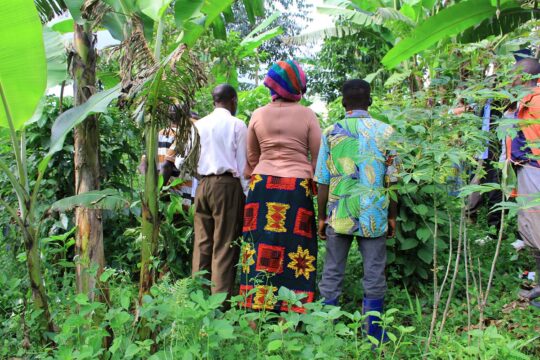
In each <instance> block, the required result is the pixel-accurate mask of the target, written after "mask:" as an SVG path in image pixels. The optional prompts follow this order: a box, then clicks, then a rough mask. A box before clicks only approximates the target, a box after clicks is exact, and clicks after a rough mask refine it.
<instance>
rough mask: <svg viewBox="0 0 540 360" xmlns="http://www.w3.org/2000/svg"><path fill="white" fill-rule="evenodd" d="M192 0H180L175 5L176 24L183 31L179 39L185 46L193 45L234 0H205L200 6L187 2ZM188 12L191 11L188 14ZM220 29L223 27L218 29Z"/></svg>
mask: <svg viewBox="0 0 540 360" xmlns="http://www.w3.org/2000/svg"><path fill="white" fill-rule="evenodd" d="M195 1H197V0H195ZM192 2H193V1H190V0H180V1H179V2H177V3H176V6H175V18H176V24H177V25H180V28H181V29H182V31H183V35H182V38H181V41H182V42H183V43H184V44H186V45H187V46H192V45H194V44H195V42H196V41H197V40H198V39H199V37H200V36H201V35H202V34H203V33H204V31H205V30H206V29H208V28H209V27H210V25H212V23H213V22H214V21H216V19H217V18H218V17H220V19H221V13H222V12H223V11H227V9H228V8H229V7H230V6H231V4H232V3H233V2H234V0H206V1H204V3H203V5H202V6H200V7H199V5H197V4H189V3H192ZM182 9H183V11H182ZM190 12H192V13H191V14H190ZM186 19H191V20H186ZM222 30H224V29H223V28H222V29H220V30H219V31H222Z"/></svg>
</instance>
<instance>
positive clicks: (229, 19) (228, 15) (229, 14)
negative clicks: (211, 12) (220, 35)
mask: <svg viewBox="0 0 540 360" xmlns="http://www.w3.org/2000/svg"><path fill="white" fill-rule="evenodd" d="M223 17H225V21H226V22H233V21H234V13H233V11H232V5H231V6H229V7H228V8H227V9H225V10H224V11H223Z"/></svg>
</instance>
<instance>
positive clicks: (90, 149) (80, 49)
mask: <svg viewBox="0 0 540 360" xmlns="http://www.w3.org/2000/svg"><path fill="white" fill-rule="evenodd" d="M74 35H75V41H74V46H75V52H76V53H75V56H74V57H73V80H74V98H75V105H81V104H84V103H85V102H86V101H88V99H89V98H90V97H91V96H92V95H93V94H94V93H95V92H96V60H97V54H96V49H95V43H96V39H95V37H94V34H93V33H92V30H91V28H90V25H89V24H84V25H78V24H75V34H74ZM74 137H75V158H74V163H75V194H77V195H79V194H82V193H85V192H87V191H91V190H98V189H99V174H100V167H99V145H100V144H99V122H98V119H97V117H96V116H89V117H88V118H86V120H84V121H83V122H82V123H81V124H80V125H78V126H77V127H76V128H75V132H74ZM75 222H76V225H77V234H76V243H75V254H76V256H77V268H76V272H77V291H78V292H79V293H86V294H88V297H89V299H90V300H94V298H95V291H94V289H95V287H96V281H97V279H98V278H99V275H100V274H101V273H102V272H103V266H104V263H105V260H104V252H103V224H102V222H101V210H92V209H87V208H84V207H78V208H77V209H76V210H75ZM96 267H97V272H96V271H93V270H94V268H96Z"/></svg>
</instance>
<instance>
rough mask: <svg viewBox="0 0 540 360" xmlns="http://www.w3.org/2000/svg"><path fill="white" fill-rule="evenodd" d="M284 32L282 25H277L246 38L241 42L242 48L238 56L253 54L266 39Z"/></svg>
mask: <svg viewBox="0 0 540 360" xmlns="http://www.w3.org/2000/svg"><path fill="white" fill-rule="evenodd" d="M281 34H283V29H282V28H281V27H280V26H277V27H275V28H273V29H270V30H268V31H265V32H263V33H260V34H259V35H257V36H255V37H252V38H245V39H244V40H242V42H241V43H240V45H241V48H240V49H239V51H238V56H239V58H240V59H242V58H244V57H246V56H248V55H251V54H252V53H253V50H255V49H257V48H258V47H259V46H261V45H262V44H263V43H264V42H265V41H268V40H270V39H273V38H275V37H276V36H279V35H281Z"/></svg>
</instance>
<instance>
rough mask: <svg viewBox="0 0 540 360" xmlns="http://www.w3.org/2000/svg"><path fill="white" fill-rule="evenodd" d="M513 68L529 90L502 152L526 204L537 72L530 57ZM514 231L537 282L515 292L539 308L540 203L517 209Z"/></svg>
mask: <svg viewBox="0 0 540 360" xmlns="http://www.w3.org/2000/svg"><path fill="white" fill-rule="evenodd" d="M516 69H517V70H518V71H519V72H520V73H521V74H519V75H518V77H517V78H516V80H515V81H514V84H513V85H515V86H525V87H526V88H528V89H529V90H530V93H529V94H528V95H526V96H525V97H524V98H523V99H521V100H520V101H519V102H518V110H517V119H518V123H517V133H516V136H515V137H514V138H512V139H508V142H507V150H506V153H507V156H510V160H511V161H512V163H513V164H514V165H515V167H516V168H517V200H518V203H521V202H524V203H525V204H526V203H527V202H531V201H534V199H535V198H536V201H538V196H540V164H539V160H538V159H540V158H539V157H540V86H539V84H538V79H537V78H535V77H537V76H538V75H540V64H539V63H538V60H536V59H534V58H525V59H522V60H520V61H518V62H517V63H516ZM531 77H533V78H532V79H530V78H531ZM520 198H521V199H523V200H522V201H520ZM518 231H519V234H520V236H521V238H522V239H523V241H524V242H525V245H526V246H527V247H528V248H530V249H531V251H532V254H533V256H534V258H535V260H536V282H537V285H536V286H535V287H534V288H533V289H532V290H529V291H521V292H520V294H519V295H520V296H521V297H523V298H526V299H529V300H531V301H532V302H531V304H532V305H534V306H536V307H540V302H539V301H538V300H536V301H534V300H535V299H538V298H540V206H533V207H527V208H525V209H521V210H520V211H519V212H518Z"/></svg>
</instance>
